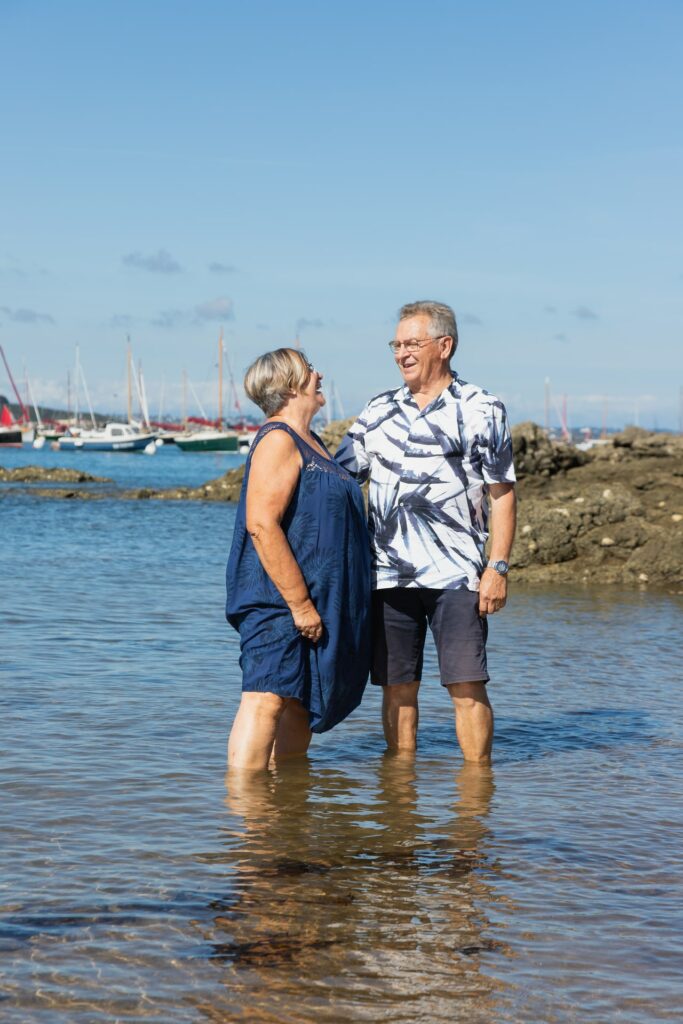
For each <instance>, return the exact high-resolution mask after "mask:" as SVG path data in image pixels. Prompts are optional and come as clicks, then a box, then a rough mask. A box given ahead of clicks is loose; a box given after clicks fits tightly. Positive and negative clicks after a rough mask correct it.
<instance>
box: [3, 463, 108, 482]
mask: <svg viewBox="0 0 683 1024" xmlns="http://www.w3.org/2000/svg"><path fill="white" fill-rule="evenodd" d="M0 482H2V483H65V484H66V483H69V484H86V483H88V484H90V483H94V484H108V483H110V482H111V481H110V480H109V478H108V477H106V476H91V474H90V473H84V472H83V471H82V470H80V469H59V468H57V467H52V468H51V469H46V468H45V467H44V466H17V467H16V468H15V469H4V468H3V467H2V466H0Z"/></svg>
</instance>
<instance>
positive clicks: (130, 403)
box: [126, 334, 133, 423]
mask: <svg viewBox="0 0 683 1024" xmlns="http://www.w3.org/2000/svg"><path fill="white" fill-rule="evenodd" d="M126 337H127V341H128V352H127V355H126V370H127V374H128V422H129V423H132V422H133V381H132V378H133V353H132V352H131V347H130V334H128V335H127V336H126Z"/></svg>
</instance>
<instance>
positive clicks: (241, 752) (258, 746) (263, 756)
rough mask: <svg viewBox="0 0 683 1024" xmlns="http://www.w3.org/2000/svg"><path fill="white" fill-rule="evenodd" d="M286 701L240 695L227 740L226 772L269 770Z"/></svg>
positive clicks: (272, 695) (273, 695)
mask: <svg viewBox="0 0 683 1024" xmlns="http://www.w3.org/2000/svg"><path fill="white" fill-rule="evenodd" d="M286 704H287V701H286V700H285V698H284V697H278V695H277V694H276V693H253V692H250V693H243V694H242V700H241V701H240V706H239V709H238V711H237V715H236V716H235V721H234V722H233V723H232V729H231V730H230V738H229V740H228V768H248V769H250V770H253V771H259V770H261V769H263V768H267V767H268V762H269V761H270V755H271V753H272V751H273V744H274V743H275V734H276V733H277V728H278V723H279V721H280V718H281V717H282V714H283V712H284V710H285V706H286Z"/></svg>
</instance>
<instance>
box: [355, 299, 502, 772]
mask: <svg viewBox="0 0 683 1024" xmlns="http://www.w3.org/2000/svg"><path fill="white" fill-rule="evenodd" d="M457 345H458V332H457V327H456V322H455V315H454V313H453V310H452V309H451V308H450V306H446V305H444V304H443V303H440V302H426V301H425V302H413V303H410V304H408V305H406V306H403V307H402V309H401V310H400V311H399V321H398V326H397V328H396V332H395V337H394V338H393V340H392V341H390V342H389V347H390V349H391V352H392V354H393V356H394V358H395V360H396V363H397V365H398V368H399V370H400V372H401V376H402V377H403V380H404V384H403V387H400V388H395V389H393V390H391V391H385V392H383V393H382V394H381V395H378V396H377V397H376V398H373V399H372V400H371V401H370V402H368V404H367V405H366V407H365V408H364V410H363V412H362V413H361V415H360V416H359V418H358V419H357V421H356V422H355V423H354V425H353V426H352V428H351V429H350V430H349V432H348V434H347V435H346V436H345V438H344V439H343V441H342V443H341V447H340V449H339V451H338V452H337V460H338V461H339V462H341V464H342V465H343V466H344V467H345V469H347V470H349V471H350V472H351V473H352V474H353V475H354V476H355V477H356V478H357V479H358V480H360V481H363V480H366V479H368V477H369V479H370V497H369V522H370V533H371V537H372V544H373V591H374V593H373V632H374V641H373V642H374V651H373V664H372V677H371V678H372V682H373V683H375V684H377V685H379V686H382V687H383V713H382V719H383V725H384V735H385V737H386V741H387V745H388V747H389V748H390V749H392V750H414V749H415V746H416V742H417V723H418V701H417V696H418V690H419V687H420V679H421V675H422V660H423V650H424V642H425V637H426V632H427V625H429V627H430V629H431V631H432V635H433V637H434V640H435V643H436V648H437V653H438V659H439V672H440V676H441V683H442V685H443V686H445V687H446V689H447V690H448V692H449V694H450V696H451V699H452V701H453V705H454V711H455V729H456V735H457V738H458V742H459V744H460V748H461V750H462V753H463V756H464V758H465V760H467V761H479V762H486V761H488V760H489V759H490V755H491V745H492V742H493V710H492V708H491V705H490V703H489V700H488V696H487V693H486V683H487V682H488V680H489V674H488V670H487V665H486V635H487V616H488V615H492V614H493V613H494V612H497V611H500V609H501V608H502V607H503V606H504V605H505V601H506V597H507V572H508V559H509V557H510V550H511V547H512V541H513V537H514V532H515V492H514V483H515V473H514V468H513V465H512V445H511V441H510V430H509V426H508V422H507V416H506V412H505V408H504V406H503V404H502V402H500V401H499V400H498V399H497V398H494V396H493V395H490V394H489V393H488V392H487V391H484V390H483V389H482V388H480V387H477V386H476V385H474V384H468V383H467V382H466V381H464V380H461V379H460V377H459V376H458V375H457V373H455V372H454V371H453V370H452V369H451V365H450V363H451V358H452V356H453V354H454V352H455V350H456V348H457ZM488 499H490V505H491V509H490V520H491V535H492V539H491V547H490V556H489V559H488V561H487V560H486V556H485V554H484V549H485V545H486V541H487V539H488V536H489V529H488V520H489V509H488Z"/></svg>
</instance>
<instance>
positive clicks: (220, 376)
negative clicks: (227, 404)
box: [218, 327, 223, 430]
mask: <svg viewBox="0 0 683 1024" xmlns="http://www.w3.org/2000/svg"><path fill="white" fill-rule="evenodd" d="M218 429H219V430H222V429H223V328H222V327H221V334H220V337H219V339H218Z"/></svg>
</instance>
